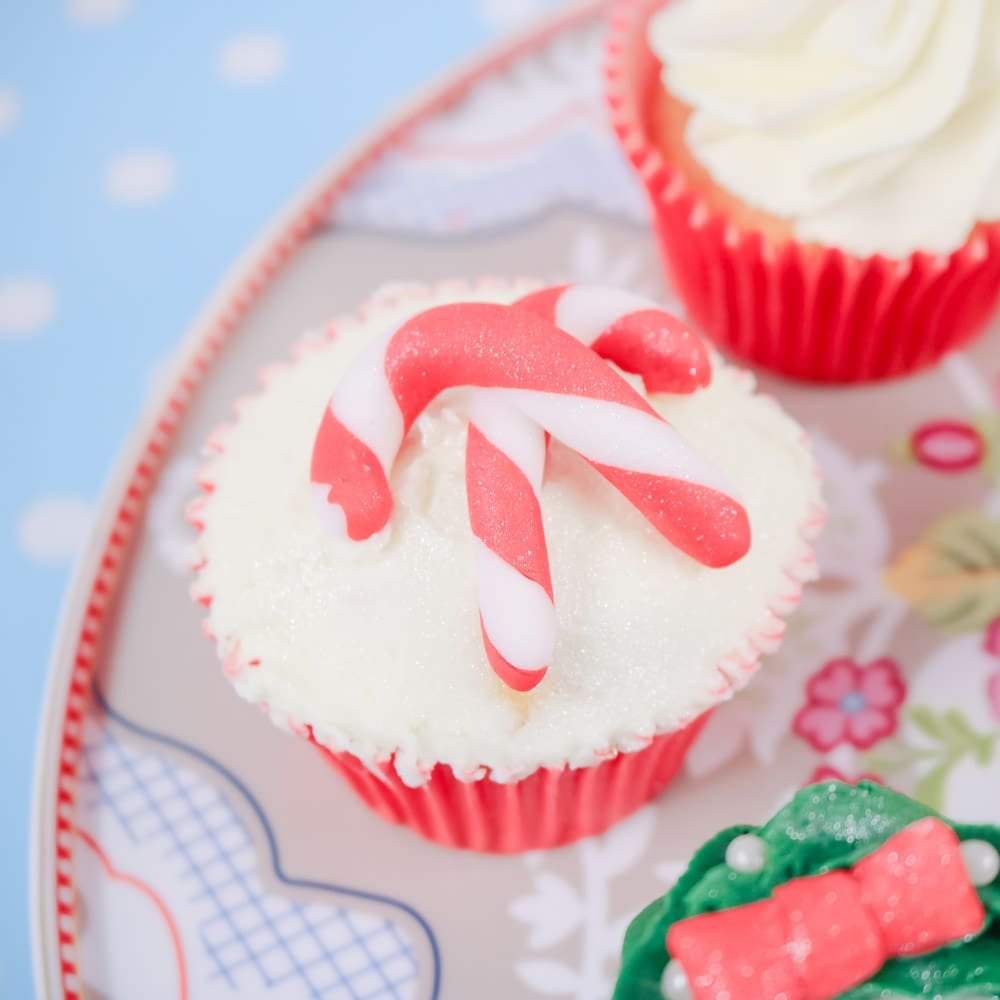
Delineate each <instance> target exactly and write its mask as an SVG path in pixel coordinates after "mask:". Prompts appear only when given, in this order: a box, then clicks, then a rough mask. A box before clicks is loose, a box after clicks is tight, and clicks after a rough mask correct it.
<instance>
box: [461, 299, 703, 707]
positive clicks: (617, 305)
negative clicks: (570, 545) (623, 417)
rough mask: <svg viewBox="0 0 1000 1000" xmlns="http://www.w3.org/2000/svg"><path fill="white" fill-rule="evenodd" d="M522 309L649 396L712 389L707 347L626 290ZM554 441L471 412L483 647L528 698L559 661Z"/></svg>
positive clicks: (502, 415) (504, 414)
mask: <svg viewBox="0 0 1000 1000" xmlns="http://www.w3.org/2000/svg"><path fill="white" fill-rule="evenodd" d="M514 305H515V306H517V307H520V308H525V309H529V310H531V311H532V312H535V313H537V314H538V315H539V316H542V317H544V318H545V319H548V320H549V321H551V322H553V323H554V324H555V325H556V326H558V327H559V328H560V329H562V330H565V331H566V332H567V333H571V334H572V335H573V336H574V337H576V339H577V340H579V341H580V342H581V343H583V344H586V345H587V346H588V347H590V348H591V350H593V351H595V352H596V353H597V354H599V355H600V356H601V357H603V358H607V359H608V360H609V361H614V362H615V363H616V364H617V365H618V366H619V367H620V368H622V369H624V370H625V371H628V372H631V373H633V374H637V375H640V376H642V378H643V381H644V383H645V385H646V388H647V389H648V390H649V391H650V392H675V393H689V392H694V391H695V390H696V389H698V388H701V387H703V386H705V385H707V384H708V383H709V381H710V380H711V359H710V357H709V353H708V349H707V347H706V346H705V344H704V342H703V341H702V340H701V339H700V338H699V337H698V336H697V335H696V334H694V333H693V332H692V331H691V330H690V329H689V328H688V327H687V326H685V325H684V324H683V323H682V322H681V321H680V320H678V319H677V318H676V317H674V316H672V315H670V313H667V312H664V310H662V309H660V308H659V306H657V304H656V303H655V302H651V301H650V300H648V299H645V298H642V297H641V296H638V295H635V294H634V293H632V292H625V291H622V290H620V289H617V288H605V287H601V286H596V285H560V286H555V287H551V288H544V289H541V290H540V291H537V292H532V293H531V294H530V295H527V296H525V297H523V298H521V299H519V300H518V301H517V302H515V303H514ZM544 463H545V436H544V433H543V431H542V430H541V428H540V427H538V426H537V425H536V424H533V423H532V422H531V421H529V420H527V419H526V418H525V417H524V416H523V415H522V414H520V413H518V411H517V410H515V409H513V408H512V407H511V406H509V405H507V406H504V405H501V404H499V403H498V402H497V401H495V400H494V401H493V402H492V403H491V404H489V405H487V404H486V403H485V401H484V397H483V394H478V395H477V397H476V398H475V401H474V403H473V405H472V407H471V408H470V412H469V438H468V446H467V449H466V459H465V470H466V492H467V494H468V503H469V520H470V522H471V526H472V534H473V537H474V538H475V540H476V541H475V545H476V576H477V583H478V591H479V609H480V625H481V628H482V634H483V646H484V648H485V650H486V655H487V658H488V659H489V662H490V665H491V666H492V667H493V670H494V672H495V673H496V674H497V675H498V676H499V677H500V678H501V679H502V680H503V681H504V683H506V684H507V685H508V686H509V687H512V688H514V689H515V690H518V691H527V690H530V689H531V688H533V687H535V686H536V685H537V684H538V683H539V682H540V681H541V679H542V678H543V677H544V676H545V671H546V669H547V667H548V665H549V664H550V663H551V662H552V657H553V654H554V651H555V641H556V636H555V606H554V600H553V593H552V579H551V575H550V570H549V559H548V548H547V545H546V542H545V529H544V526H543V523H542V510H541V503H540V494H541V485H542V471H543V468H544Z"/></svg>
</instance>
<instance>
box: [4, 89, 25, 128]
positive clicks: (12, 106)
mask: <svg viewBox="0 0 1000 1000" xmlns="http://www.w3.org/2000/svg"><path fill="white" fill-rule="evenodd" d="M20 117H21V100H20V98H19V97H18V96H17V94H16V93H15V92H14V91H13V90H11V88H10V87H0V135H3V134H4V132H9V131H10V130H11V129H12V128H13V127H14V126H15V125H16V124H17V123H18V120H19V119H20Z"/></svg>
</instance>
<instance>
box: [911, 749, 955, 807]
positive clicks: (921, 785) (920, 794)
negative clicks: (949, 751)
mask: <svg viewBox="0 0 1000 1000" xmlns="http://www.w3.org/2000/svg"><path fill="white" fill-rule="evenodd" d="M954 766H955V759H954V758H952V757H950V756H949V757H947V758H945V759H944V760H943V761H941V763H940V764H938V765H937V766H936V767H933V768H931V770H930V771H928V772H927V773H926V774H925V775H924V776H923V777H922V778H921V779H920V780H919V781H918V782H917V784H916V787H915V788H914V789H913V797H914V798H915V799H916V800H917V801H918V802H923V804H924V805H925V806H930V807H931V809H936V810H937V811H938V812H940V811H941V810H942V809H943V808H944V794H945V788H946V786H947V784H948V775H949V774H951V769H952V767H954Z"/></svg>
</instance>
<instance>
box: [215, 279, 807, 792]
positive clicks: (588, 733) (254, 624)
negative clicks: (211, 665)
mask: <svg viewBox="0 0 1000 1000" xmlns="http://www.w3.org/2000/svg"><path fill="white" fill-rule="evenodd" d="M527 290H528V286H524V285H518V284H509V285H507V284H498V285H494V286H488V287H478V286H477V287H475V288H471V287H465V288H460V289H452V290H450V291H449V290H440V291H438V290H434V291H431V290H428V289H423V290H421V289H419V288H418V289H414V290H411V291H409V292H408V293H406V294H402V295H400V296H398V297H393V296H389V297H387V298H385V299H383V300H377V301H375V302H374V303H370V304H369V305H368V307H367V308H366V310H365V311H364V315H363V318H359V319H355V320H344V321H343V322H338V324H337V335H336V337H335V338H334V339H333V340H332V341H330V342H329V343H324V344H322V346H320V347H318V349H314V350H312V351H310V352H309V353H307V354H305V355H303V357H302V358H301V360H299V361H298V362H296V363H295V364H293V365H291V366H290V367H288V368H287V370H284V371H281V372H276V373H274V374H273V375H272V376H271V378H270V380H269V382H268V385H267V388H266V390H265V391H263V392H262V393H261V394H260V395H258V396H256V397H253V398H251V399H246V400H244V402H243V404H242V405H241V407H240V413H239V418H238V420H237V422H236V424H235V425H234V426H233V427H232V428H231V429H230V430H229V431H228V433H227V434H226V435H225V439H224V441H225V443H224V451H223V452H222V453H221V454H219V455H218V456H216V457H215V458H214V459H213V460H212V461H211V463H210V465H209V466H208V467H207V468H206V470H205V476H206V478H207V479H208V480H210V481H211V482H212V483H213V484H214V489H213V490H212V492H211V493H210V494H209V495H208V497H207V500H206V502H205V504H204V507H203V509H202V512H201V517H202V520H203V521H204V530H203V533H202V535H201V539H200V548H201V554H202V555H203V557H204V558H205V559H206V560H207V562H206V564H205V566H204V567H203V568H202V570H201V573H200V576H199V580H198V582H197V588H198V590H199V591H201V592H204V593H205V594H208V595H211V597H212V601H211V607H210V609H209V618H210V623H211V627H212V632H213V633H214V634H215V635H216V636H217V637H218V638H219V640H220V644H221V645H222V647H223V649H227V648H233V649H238V651H239V655H240V658H242V659H244V660H246V661H256V662H259V665H255V666H251V667H248V668H247V669H245V670H242V671H235V670H232V669H231V670H230V672H231V673H236V674H237V676H235V677H234V681H235V684H236V687H237V690H238V691H239V692H240V693H241V694H242V695H243V696H244V697H246V698H248V699H250V700H252V701H255V702H258V703H266V704H267V705H268V706H269V708H270V710H271V712H272V716H273V717H276V718H286V719H290V720H294V721H295V722H298V723H302V724H308V725H310V726H311V727H312V730H313V732H314V733H315V735H316V738H317V739H318V740H319V741H320V742H322V743H324V744H325V745H327V746H329V747H331V748H333V749H338V750H339V749H349V750H351V751H352V752H353V753H355V754H357V755H358V756H360V757H362V759H364V760H366V761H369V762H371V761H374V760H377V759H380V758H383V757H387V756H388V755H389V754H390V753H392V752H393V751H396V758H395V763H396V767H397V770H399V772H400V774H401V775H403V777H404V780H407V781H410V782H411V783H413V784H417V783H419V781H420V780H421V775H422V774H423V772H424V770H425V768H424V765H430V764H433V763H435V762H444V763H447V764H450V765H451V766H452V767H453V768H454V769H455V771H456V772H457V773H458V774H459V775H466V774H471V773H474V772H475V771H476V769H477V768H479V767H480V766H481V765H482V766H487V767H490V768H491V769H492V770H493V776H494V777H495V778H499V779H501V780H502V779H503V778H504V777H510V776H518V775H521V774H526V773H530V772H531V771H533V770H534V769H535V768H537V767H539V766H540V765H545V764H552V765H559V764H562V763H565V762H566V761H569V762H570V763H572V764H576V765H580V764H588V763H591V762H592V761H593V760H594V759H595V753H597V752H600V751H604V750H606V749H607V748H609V747H613V748H628V747H629V746H634V745H638V744H636V742H635V741H636V739H637V738H640V742H641V738H646V737H649V736H652V735H653V734H654V733H655V732H662V731H667V730H672V729H675V728H677V727H678V726H679V725H682V724H683V723H684V722H685V721H686V720H689V719H691V718H693V717H694V716H695V715H697V714H698V713H700V712H701V711H702V710H703V709H705V708H706V707H708V706H709V705H711V704H715V703H717V702H718V701H720V700H721V699H722V698H724V697H727V696H728V694H727V692H726V691H725V685H723V689H722V690H720V681H722V680H723V678H722V677H721V675H720V674H719V671H718V664H719V662H720V659H721V658H723V657H725V656H727V655H730V654H733V653H734V652H737V651H739V650H745V648H746V646H747V640H748V636H750V635H752V634H753V633H754V632H756V631H757V630H759V629H761V628H764V629H768V628H772V627H773V623H774V616H773V615H772V614H771V612H770V611H769V610H768V605H769V604H772V605H774V604H775V600H774V599H775V598H777V597H780V596H781V595H783V594H787V593H788V589H789V586H790V581H789V579H788V577H787V575H786V573H785V568H786V567H789V566H791V565H794V564H795V563H796V562H797V561H798V560H800V559H801V558H802V556H801V553H802V550H803V546H804V543H803V542H802V540H801V537H800V529H801V528H802V526H803V524H804V522H806V521H807V520H808V518H809V516H810V512H811V511H814V510H815V506H816V504H817V502H818V499H819V496H818V494H819V485H818V481H817V480H816V478H815V476H814V475H813V463H812V458H811V456H810V453H809V449H808V447H807V445H806V443H805V442H804V440H803V438H802V432H801V430H800V428H799V427H798V426H797V425H796V424H795V422H794V421H793V420H792V419H791V418H790V417H788V416H786V415H785V414H784V413H783V412H782V411H781V409H780V408H779V407H778V406H777V404H776V403H775V402H774V401H773V400H771V399H769V398H768V397H765V396H762V395H759V394H757V393H755V392H754V391H753V379H752V377H751V376H750V375H748V374H746V373H744V372H741V371H740V370H738V369H735V368H731V367H729V366H727V365H725V364H723V363H722V362H721V361H719V360H717V362H716V367H715V372H714V376H713V379H712V384H711V385H710V386H709V387H708V388H706V389H702V390H700V391H699V392H697V393H695V394H694V395H692V396H671V395H656V396H653V397H650V402H651V403H652V405H653V406H655V407H656V408H657V409H658V410H659V411H660V412H661V413H663V414H665V415H666V416H668V418H669V419H670V421H671V422H672V423H673V424H674V425H675V426H676V427H677V428H678V430H679V431H680V432H681V433H682V434H684V435H685V436H686V437H687V438H688V440H689V441H691V443H692V444H694V446H695V447H696V448H698V449H699V451H700V452H701V453H702V454H704V455H705V456H707V457H708V458H710V459H711V460H712V461H713V462H715V463H716V464H717V465H718V467H719V468H721V469H723V470H725V472H726V473H727V474H728V475H729V476H730V477H731V478H732V480H733V481H734V482H735V483H736V485H737V486H738V488H739V490H740V495H741V497H742V498H743V500H744V503H745V504H746V507H747V510H748V512H749V514H750V521H751V525H752V529H753V545H752V547H751V551H750V553H749V554H748V555H747V556H746V557H744V558H743V559H741V560H740V561H739V562H737V563H736V564H734V565H733V566H729V567H727V568H726V569H718V570H711V569H705V568H704V567H702V566H699V565H698V564H697V563H695V562H694V561H693V560H691V559H689V558H688V557H687V556H684V555H682V554H681V553H680V552H679V551H678V550H677V549H675V548H674V547H673V546H671V545H670V544H668V543H667V542H666V541H665V540H664V539H663V538H661V537H660V536H659V535H657V534H656V532H655V530H654V529H653V528H652V527H651V526H650V525H649V523H648V522H647V521H646V520H645V519H644V518H643V517H642V515H640V514H639V513H638V512H637V511H636V510H635V509H634V508H632V507H631V506H630V505H629V504H628V502H627V501H626V500H625V499H624V497H622V496H621V495H620V494H619V493H617V492H616V491H615V490H614V488H613V487H611V486H610V485H609V484H608V483H606V482H605V481H604V480H603V479H602V478H601V477H600V476H599V475H598V474H597V473H596V472H595V471H594V470H593V469H592V468H591V467H590V466H588V465H587V464H586V463H585V462H583V461H582V460H581V459H580V458H579V456H577V455H575V454H573V453H572V452H570V451H569V450H568V449H566V448H564V447H562V446H561V445H559V444H558V443H557V442H555V441H553V442H552V444H551V446H550V450H549V455H548V459H547V464H546V471H545V485H544V488H543V491H542V513H543V517H544V520H545V532H546V536H547V539H548V543H549V551H550V556H551V560H552V580H553V585H554V588H555V592H556V611H557V619H558V639H557V645H556V655H555V659H554V660H553V663H552V666H551V668H550V669H549V673H548V675H547V676H546V678H545V680H544V681H543V682H542V684H540V685H539V687H538V688H536V689H535V690H534V691H533V692H532V693H531V695H530V696H528V697H524V696H515V695H512V694H511V693H510V692H508V691H506V690H505V689H504V688H503V686H502V685H501V684H500V682H499V681H498V680H497V678H496V676H495V675H494V674H493V671H492V670H491V669H490V667H489V664H488V663H487V661H486V657H485V654H484V652H483V644H482V638H481V634H480V627H479V611H478V608H477V605H476V596H475V583H474V579H473V542H472V534H471V531H470V530H469V518H468V513H467V510H466V494H465V465H464V460H465V438H466V429H465V421H464V420H462V419H461V417H460V412H459V410H458V409H457V407H460V405H461V394H460V393H458V394H455V393H452V394H443V395H442V396H441V398H440V399H438V400H436V401H435V402H434V403H433V404H431V406H429V407H428V409H427V411H426V413H424V414H423V415H422V416H421V417H420V419H419V420H418V421H417V424H416V426H415V427H414V429H413V431H412V432H411V434H410V436H409V438H408V440H407V442H406V444H404V446H403V450H402V452H401V455H400V458H399V460H398V461H397V463H396V466H395V468H394V470H393V474H392V487H393V492H394V501H395V507H394V510H393V515H392V524H391V531H390V533H389V535H388V541H387V543H386V544H384V545H382V546H379V545H371V544H369V543H367V542H365V543H360V544H359V543H356V542H350V541H346V540H342V539H337V538H334V537H332V536H331V535H330V534H329V532H328V531H326V530H325V529H324V527H323V526H322V524H320V522H319V520H318V518H317V517H316V515H315V511H314V508H313V502H312V493H311V491H310V486H309V456H310V452H311V450H312V442H313V438H314V436H315V433H316V427H317V424H318V422H319V416H320V414H322V412H323V408H324V406H325V405H326V402H327V400H328V398H329V395H330V392H331V389H332V388H333V386H335V385H336V384H337V381H338V379H339V378H340V377H341V376H342V375H343V373H344V372H345V371H346V370H347V368H348V366H349V365H350V364H351V363H352V361H353V360H354V358H355V357H356V356H357V354H358V353H359V351H360V350H362V349H363V348H364V346H365V345H366V344H367V343H368V342H369V341H371V340H372V339H373V338H375V337H377V336H380V335H381V334H382V333H384V332H385V330H387V329H391V328H392V327H395V326H397V325H398V324H399V323H400V322H402V320H404V319H405V318H406V317H408V316H411V315H413V314H414V313H415V312H418V311H420V310H421V309H425V308H427V307H429V306H431V305H440V304H442V303H444V302H448V301H455V300H456V297H457V298H460V299H463V300H473V299H476V300H483V301H510V300H512V299H514V298H516V297H517V296H518V295H520V294H524V292H525V291H527ZM633 381H634V380H633ZM634 384H635V385H636V387H637V388H639V389H640V391H641V383H639V382H636V381H634ZM748 676H749V675H748V674H739V675H737V676H734V677H733V678H732V680H733V683H734V684H735V685H736V686H738V685H740V684H741V683H743V682H744V681H745V680H746V679H747V678H748Z"/></svg>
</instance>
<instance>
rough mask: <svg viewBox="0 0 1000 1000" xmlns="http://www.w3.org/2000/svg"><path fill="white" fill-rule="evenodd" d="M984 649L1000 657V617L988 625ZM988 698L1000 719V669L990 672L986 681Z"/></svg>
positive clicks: (984, 638)
mask: <svg viewBox="0 0 1000 1000" xmlns="http://www.w3.org/2000/svg"><path fill="white" fill-rule="evenodd" d="M983 649H985V650H986V652H987V653H989V654H990V656H996V657H998V658H1000V618H994V619H993V621H991V622H990V623H989V625H987V626H986V635H984V636H983ZM986 698H987V700H988V701H989V703H990V710H991V711H992V712H993V714H994V715H995V716H996V717H997V718H998V719H1000V669H998V670H997V671H996V673H994V674H990V677H989V680H987V682H986Z"/></svg>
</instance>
